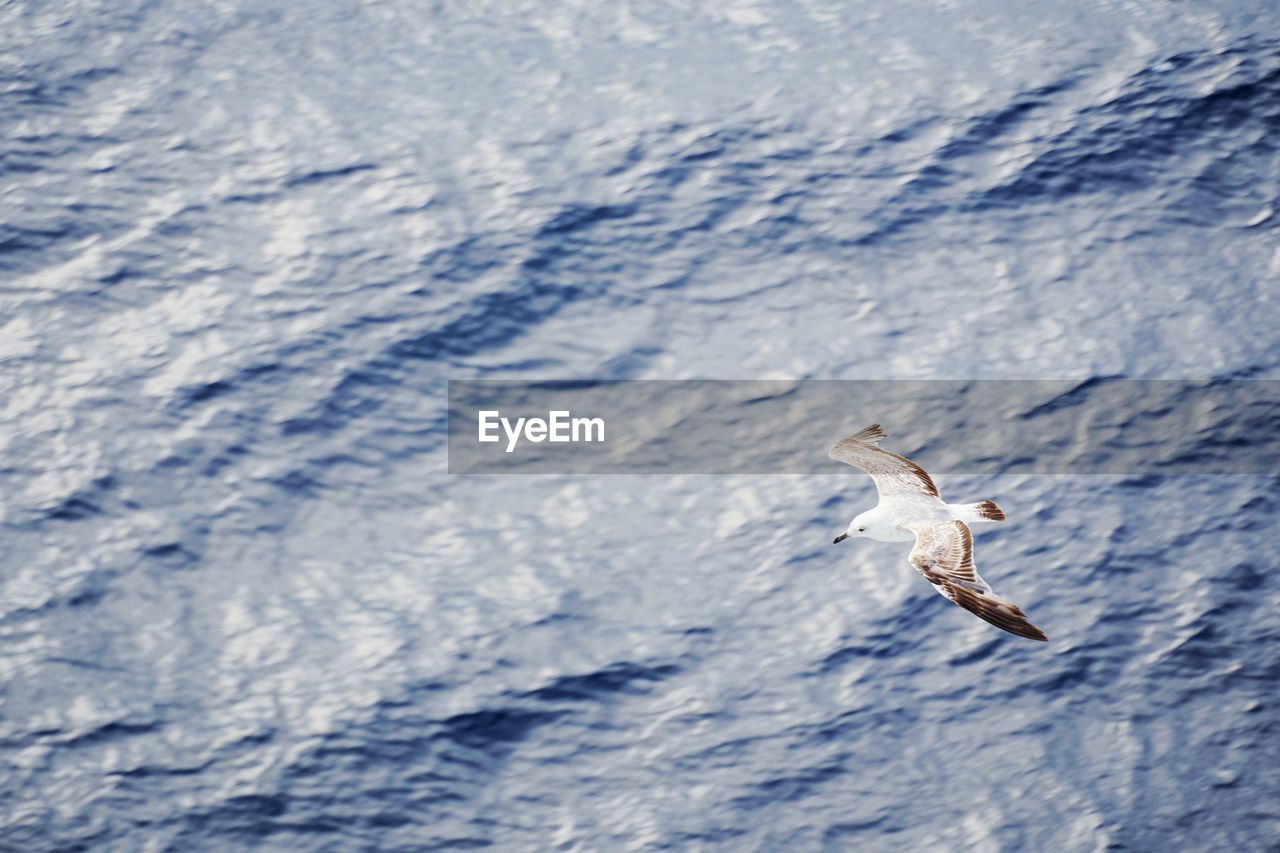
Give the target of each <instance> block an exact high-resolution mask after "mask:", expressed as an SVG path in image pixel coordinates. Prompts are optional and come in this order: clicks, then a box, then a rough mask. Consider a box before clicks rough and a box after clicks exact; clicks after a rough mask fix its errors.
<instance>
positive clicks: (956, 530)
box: [827, 424, 1049, 640]
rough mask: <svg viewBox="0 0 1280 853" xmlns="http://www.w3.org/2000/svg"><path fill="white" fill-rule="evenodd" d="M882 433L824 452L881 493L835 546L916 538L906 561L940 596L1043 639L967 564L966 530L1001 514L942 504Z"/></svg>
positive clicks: (988, 505) (869, 431) (986, 505)
mask: <svg viewBox="0 0 1280 853" xmlns="http://www.w3.org/2000/svg"><path fill="white" fill-rule="evenodd" d="M886 434H887V433H885V431H884V428H883V427H881V426H880V424H872V425H871V426H869V427H867V428H866V429H864V430H862V431H860V432H856V433H854V434H853V435H851V436H849V437H848V438H845V439H842V440H840V441H838V442H836V443H835V445H834V446H833V447H832V448H831V449H830V450H829V451H827V455H828V456H829V457H831V458H832V459H834V460H836V461H837V462H843V463H845V464H846V465H852V466H853V467H855V468H861V469H862V470H863V471H866V472H867V473H868V474H870V475H871V479H872V480H874V481H875V484H876V491H877V492H879V493H880V502H879V503H878V504H876V506H875V508H874V509H869V510H867V511H866V512H864V513H861V514H859V515H858V516H857V517H856V518H854V519H853V521H851V522H849V529H848V530H846V531H845V532H844V533H841V534H840V535H839V536H837V537H836V543H837V544H838V543H840V542H843V541H844V540H846V539H848V538H849V537H851V536H855V537H856V536H864V537H867V538H868V539H876V540H878V541H880V542H911V541H914V542H915V543H916V544H915V547H914V548H912V549H911V554H910V555H909V556H908V557H907V559H908V560H910V561H911V565H913V566H915V567H916V569H918V570H919V571H920V574H922V575H924V579H925V580H927V581H928V582H929V583H931V584H933V588H934V589H935V590H937V591H938V594H939V595H943V596H945V597H947V598H948V599H950V600H951V601H952V602H953V603H955V604H958V605H960V606H961V607H963V608H964V609H965V610H968V611H969V612H970V613H972V614H974V615H975V616H977V617H978V618H979V619H985V620H986V621H988V622H990V623H991V624H992V625H995V626H996V627H997V628H1003V629H1004V630H1006V631H1008V632H1009V633H1010V634H1017V635H1018V636H1019V637H1026V638H1027V639H1029V640H1048V639H1049V638H1048V637H1047V636H1045V634H1044V632H1043V631H1041V630H1040V629H1039V628H1037V627H1036V626H1035V625H1032V624H1031V622H1030V621H1029V620H1028V619H1027V614H1025V613H1023V612H1022V611H1021V610H1020V609H1019V608H1018V606H1017V605H1016V604H1014V603H1013V602H1012V601H1006V600H1005V599H1003V598H1001V597H1000V596H998V595H996V593H995V590H993V589H992V588H991V587H990V586H989V585H988V584H987V582H986V581H984V580H983V579H982V576H981V575H979V574H978V570H977V568H976V567H975V566H974V565H973V534H971V533H970V532H969V525H970V524H974V523H978V522H987V521H1004V512H1003V511H1002V510H1001V509H1000V507H998V506H996V504H995V501H982V502H981V503H976V504H949V503H946V502H945V501H943V500H942V497H941V495H939V494H938V487H937V486H935V485H934V484H933V478H931V477H930V476H929V474H928V473H927V472H926V471H925V470H924V469H923V468H921V467H920V466H919V465H917V464H916V463H914V462H912V461H911V460H910V459H906V458H904V457H902V456H899V455H898V454H896V453H890V452H889V451H888V450H884V449H883V448H881V447H880V446H879V444H880V440H881V439H882V438H884V437H885V435H886Z"/></svg>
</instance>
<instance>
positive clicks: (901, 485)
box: [827, 424, 938, 498]
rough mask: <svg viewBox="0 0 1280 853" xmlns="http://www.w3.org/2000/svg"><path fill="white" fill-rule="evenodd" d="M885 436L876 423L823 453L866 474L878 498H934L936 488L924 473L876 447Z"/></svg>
mask: <svg viewBox="0 0 1280 853" xmlns="http://www.w3.org/2000/svg"><path fill="white" fill-rule="evenodd" d="M885 435H886V433H885V431H884V428H883V427H882V426H880V424H872V425H871V426H869V427H867V428H866V429H864V430H861V431H860V432H855V433H854V434H853V435H851V436H849V437H848V438H842V439H841V440H840V441H837V442H836V443H835V445H833V446H832V448H831V449H830V450H828V451H827V456H828V457H830V458H831V459H834V460H835V461H837V462H843V463H845V464H846V465H852V466H853V467H855V468H861V469H862V470H863V471H866V472H867V473H868V474H870V475H871V479H872V480H874V481H875V484H876V491H878V492H879V493H880V497H881V498H889V497H899V496H902V495H910V496H913V497H930V498H936V497H938V487H937V486H935V485H934V484H933V478H932V477H930V476H929V474H928V472H926V471H925V470H924V469H923V468H921V467H920V466H919V465H917V464H916V463H914V462H912V461H911V460H910V459H907V458H905V457H902V456H899V455H898V454H896V453H890V452H889V451H887V450H885V449H883V448H881V447H878V446H877V444H878V443H879V441H880V439H882V438H884V437H885Z"/></svg>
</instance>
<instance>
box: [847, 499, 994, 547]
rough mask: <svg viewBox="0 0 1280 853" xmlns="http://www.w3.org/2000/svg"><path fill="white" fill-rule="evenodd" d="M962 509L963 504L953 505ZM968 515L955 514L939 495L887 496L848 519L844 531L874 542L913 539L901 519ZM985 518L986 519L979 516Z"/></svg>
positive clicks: (927, 519) (942, 519) (961, 517)
mask: <svg viewBox="0 0 1280 853" xmlns="http://www.w3.org/2000/svg"><path fill="white" fill-rule="evenodd" d="M956 509H962V507H956ZM966 517H967V516H965V515H960V514H957V513H956V512H955V511H954V510H953V508H952V505H951V504H947V503H943V502H942V500H941V499H939V498H923V499H914V498H907V499H903V498H890V499H888V500H881V501H880V503H878V504H876V505H875V507H874V508H873V509H869V510H867V511H866V512H864V513H860V514H858V516H857V517H855V518H854V519H853V521H851V522H849V529H848V530H847V531H845V532H846V533H848V535H849V536H851V537H852V536H865V537H866V538H868V539H874V540H876V541H877V542H914V541H916V534H915V531H912V530H908V529H907V528H905V527H903V526H902V522H903V520H904V519H910V520H912V521H947V520H948V519H952V518H958V519H960V520H962V521H963V520H965V518H966ZM982 520H983V521H986V520H987V519H982Z"/></svg>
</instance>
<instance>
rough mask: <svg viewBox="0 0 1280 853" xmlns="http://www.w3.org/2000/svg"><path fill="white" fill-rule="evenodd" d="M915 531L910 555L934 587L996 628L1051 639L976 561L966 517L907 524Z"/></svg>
mask: <svg viewBox="0 0 1280 853" xmlns="http://www.w3.org/2000/svg"><path fill="white" fill-rule="evenodd" d="M906 527H907V528H908V529H910V530H911V532H913V533H915V535H916V544H915V547H914V548H912V549H911V555H910V556H909V557H908V558H907V559H909V560H910V561H911V564H912V565H913V566H915V567H916V568H917V569H919V570H920V574H922V575H924V577H925V580H927V581H928V582H929V583H931V584H933V587H934V589H936V590H937V591H938V592H940V593H942V594H943V595H945V596H946V597H947V598H949V599H951V601H952V602H954V603H956V604H958V605H960V606H961V607H963V608H964V609H965V610H968V611H969V612H970V613H972V614H974V615H975V616H977V617H978V618H979V619H985V620H986V621H987V622H990V623H991V624H992V625H995V626H996V627H997V628H1003V629H1004V630H1006V631H1008V632H1009V633H1010V634H1017V635H1018V636H1019V637H1026V638H1027V639H1029V640H1041V641H1043V640H1048V639H1049V638H1048V637H1047V636H1045V634H1044V632H1043V631H1041V630H1040V629H1039V628H1037V627H1036V626H1035V625H1032V624H1031V622H1030V620H1028V619H1027V614H1025V613H1023V612H1022V611H1021V610H1020V609H1019V608H1018V605H1016V604H1014V603H1013V602H1012V601H1005V600H1004V599H1003V598H1001V597H1000V596H998V595H996V593H995V591H994V590H992V589H991V587H990V586H988V585H987V582H986V581H984V580H983V579H982V576H981V575H979V574H978V570H977V568H975V567H974V565H973V535H972V534H971V533H970V532H969V528H968V527H967V526H966V525H965V523H964V522H963V521H954V520H952V521H932V522H928V521H926V522H920V523H918V524H908V525H906Z"/></svg>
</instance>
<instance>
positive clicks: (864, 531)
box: [858, 527, 867, 533]
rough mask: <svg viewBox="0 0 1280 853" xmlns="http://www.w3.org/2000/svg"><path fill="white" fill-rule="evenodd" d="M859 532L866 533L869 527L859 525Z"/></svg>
mask: <svg viewBox="0 0 1280 853" xmlns="http://www.w3.org/2000/svg"><path fill="white" fill-rule="evenodd" d="M858 532H859V533H866V532H867V528H865V527H859V528H858Z"/></svg>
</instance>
